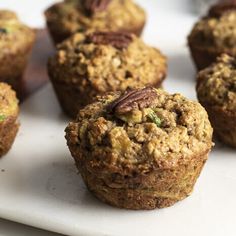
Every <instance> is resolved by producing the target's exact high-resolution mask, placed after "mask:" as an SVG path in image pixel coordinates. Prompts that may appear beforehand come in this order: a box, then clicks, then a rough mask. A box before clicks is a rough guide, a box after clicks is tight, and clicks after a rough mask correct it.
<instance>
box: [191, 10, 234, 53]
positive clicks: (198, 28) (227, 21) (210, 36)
mask: <svg viewBox="0 0 236 236" xmlns="http://www.w3.org/2000/svg"><path fill="white" fill-rule="evenodd" d="M235 25H236V11H235V10H232V11H226V12H225V13H224V14H222V16H220V17H205V18H203V19H202V20H200V21H199V22H197V23H196V25H195V26H194V28H193V30H192V32H191V34H190V36H189V42H191V44H196V45H199V46H200V47H209V48H212V49H214V50H216V51H218V52H225V51H230V52H231V54H235V53H236V47H235V45H236V27H235Z"/></svg>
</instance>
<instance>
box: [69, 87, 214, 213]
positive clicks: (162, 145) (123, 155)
mask: <svg viewBox="0 0 236 236" xmlns="http://www.w3.org/2000/svg"><path fill="white" fill-rule="evenodd" d="M66 139H67V144H68V147H69V149H70V151H71V154H72V156H73V158H74V160H75V163H76V166H77V167H78V169H79V172H80V174H81V176H82V178H83V180H84V182H85V183H86V185H87V187H88V189H89V190H90V191H91V192H92V193H93V194H94V195H95V196H96V197H97V198H99V199H100V200H102V201H104V202H106V203H109V204H111V205H113V206H116V207H120V208H127V209H154V208H163V207H168V206H171V205H173V204H174V203H176V202H177V201H180V200H182V199H184V198H186V197H187V196H189V195H190V194H191V192H192V190H193V187H194V184H195V182H196V180H197V178H198V176H199V174H200V172H201V170H202V167H203V166H204V163H205V162H206V160H207V158H208V153H209V152H210V150H211V147H212V127H211V125H210V122H209V120H208V116H207V113H206V111H205V109H204V108H203V107H202V106H201V105H200V104H199V103H197V102H192V101H190V100H188V99H186V98H184V97H183V96H182V95H180V94H174V95H170V94H168V93H167V92H165V91H163V90H162V89H155V88H152V87H147V88H142V89H135V90H129V91H127V92H125V93H120V92H115V93H109V94H107V95H103V96H100V97H98V100H97V101H96V102H94V103H92V104H90V105H88V106H86V107H85V108H84V109H82V110H80V112H79V115H78V116H77V119H76V120H75V121H74V122H71V123H69V125H68V126H67V128H66Z"/></svg>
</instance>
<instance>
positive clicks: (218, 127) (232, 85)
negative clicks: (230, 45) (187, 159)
mask: <svg viewBox="0 0 236 236" xmlns="http://www.w3.org/2000/svg"><path fill="white" fill-rule="evenodd" d="M197 78H198V85H197V94H198V99H199V101H200V103H201V104H202V105H203V106H204V107H205V108H206V110H207V112H208V114H209V118H210V121H211V123H212V126H213V128H214V133H215V134H216V136H217V137H218V138H219V139H220V140H221V141H223V142H224V143H226V144H228V145H230V146H232V147H236V125H235V121H236V60H235V58H233V57H231V56H228V55H226V54H223V55H222V56H220V57H218V58H217V62H215V63H214V64H212V65H211V66H209V67H208V68H206V69H204V70H202V71H200V72H199V74H198V76H197Z"/></svg>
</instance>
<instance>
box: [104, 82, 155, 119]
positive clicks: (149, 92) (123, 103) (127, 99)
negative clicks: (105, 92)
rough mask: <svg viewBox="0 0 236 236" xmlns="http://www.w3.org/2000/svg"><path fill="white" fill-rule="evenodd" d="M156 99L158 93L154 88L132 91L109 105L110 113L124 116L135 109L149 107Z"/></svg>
mask: <svg viewBox="0 0 236 236" xmlns="http://www.w3.org/2000/svg"><path fill="white" fill-rule="evenodd" d="M156 97H157V93H156V91H155V89H154V88H152V87H147V88H143V89H135V90H130V91H128V92H126V93H124V95H123V96H121V97H119V98H118V99H116V100H115V101H113V102H112V103H111V104H109V106H108V108H107V109H108V111H109V112H114V113H115V114H117V115H122V114H125V113H127V112H130V111H132V110H134V109H143V108H147V107H149V106H150V105H151V104H152V103H153V101H154V100H155V98H156Z"/></svg>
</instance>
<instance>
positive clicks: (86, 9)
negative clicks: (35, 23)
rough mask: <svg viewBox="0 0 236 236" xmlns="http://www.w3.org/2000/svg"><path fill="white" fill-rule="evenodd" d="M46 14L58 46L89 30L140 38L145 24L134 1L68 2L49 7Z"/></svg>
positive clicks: (91, 0)
mask: <svg viewBox="0 0 236 236" xmlns="http://www.w3.org/2000/svg"><path fill="white" fill-rule="evenodd" d="M45 15H46V20H47V25H48V29H49V31H50V33H51V36H52V38H53V40H54V42H55V43H60V42H62V41H63V40H64V39H66V38H68V37H70V36H71V35H73V34H74V33H76V32H85V31H88V30H90V31H98V30H99V31H101V30H102V31H114V32H117V31H118V32H131V33H134V34H136V35H140V34H141V33H142V30H143V27H144V25H145V21H146V16H145V12H144V11H143V10H142V9H141V8H140V7H139V6H137V5H136V4H135V3H134V2H133V1H132V0H100V1H97V0H65V1H64V2H60V3H56V4H54V5H53V6H52V7H50V8H49V9H48V10H47V11H46V12H45Z"/></svg>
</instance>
